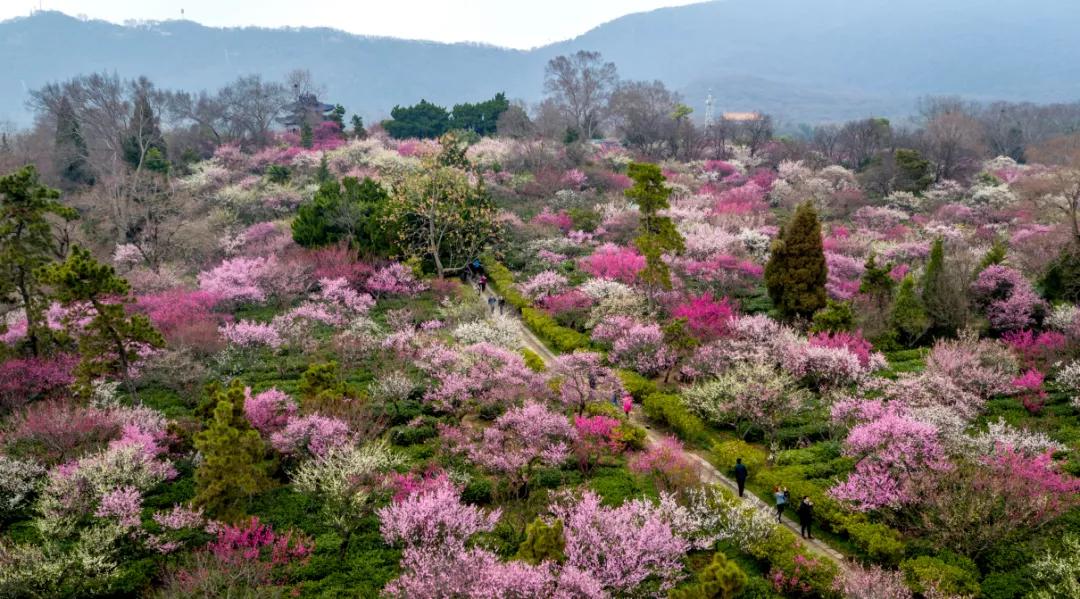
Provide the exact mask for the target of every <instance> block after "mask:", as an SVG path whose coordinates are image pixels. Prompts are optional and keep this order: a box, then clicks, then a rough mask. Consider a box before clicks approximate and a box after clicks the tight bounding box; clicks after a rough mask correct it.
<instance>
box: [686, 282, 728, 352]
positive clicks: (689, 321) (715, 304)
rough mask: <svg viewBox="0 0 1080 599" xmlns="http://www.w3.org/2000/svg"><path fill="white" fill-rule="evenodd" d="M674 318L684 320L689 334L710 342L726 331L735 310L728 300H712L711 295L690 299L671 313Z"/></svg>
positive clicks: (706, 294)
mask: <svg viewBox="0 0 1080 599" xmlns="http://www.w3.org/2000/svg"><path fill="white" fill-rule="evenodd" d="M671 314H672V316H674V317H675V318H685V319H686V326H687V328H689V330H690V332H691V333H692V334H693V335H694V336H695V337H697V338H698V339H699V340H701V341H712V340H713V339H716V338H718V337H721V336H722V335H723V334H724V333H725V332H726V331H727V326H728V321H729V320H731V318H732V317H734V316H735V309H734V308H733V307H732V306H731V303H730V302H729V301H728V298H726V297H724V298H720V300H719V301H716V300H713V297H712V294H710V293H704V294H702V295H700V296H697V297H691V298H690V299H689V301H687V302H686V303H683V304H679V305H678V306H676V307H675V309H674V310H672V312H671Z"/></svg>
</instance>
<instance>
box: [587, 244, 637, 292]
mask: <svg viewBox="0 0 1080 599" xmlns="http://www.w3.org/2000/svg"><path fill="white" fill-rule="evenodd" d="M578 266H579V267H580V268H581V269H582V270H584V271H585V272H587V273H589V274H591V275H593V276H594V277H599V278H601V279H612V280H615V281H619V282H622V283H626V284H628V285H629V284H631V283H633V282H634V281H635V280H636V279H637V276H638V273H640V272H641V271H642V270H645V256H642V255H641V254H639V253H637V251H635V250H634V249H633V248H627V247H620V246H617V245H614V244H610V243H606V244H604V245H602V246H600V247H598V248H597V249H596V251H595V252H593V253H592V254H591V255H590V256H588V257H586V258H582V259H581V261H580V262H579V264H578Z"/></svg>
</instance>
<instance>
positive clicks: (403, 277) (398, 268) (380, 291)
mask: <svg viewBox="0 0 1080 599" xmlns="http://www.w3.org/2000/svg"><path fill="white" fill-rule="evenodd" d="M364 288H365V289H366V290H367V291H369V292H371V293H373V294H375V295H377V296H378V295H415V294H417V293H419V292H421V291H423V290H424V288H425V286H424V284H423V283H421V282H419V281H417V280H416V277H415V276H414V275H413V272H412V270H411V269H409V267H407V266H405V265H404V264H401V263H400V262H393V263H391V264H388V265H386V266H384V267H382V268H380V269H378V270H376V271H375V272H374V274H372V275H371V276H370V277H368V279H367V281H366V282H365V283H364Z"/></svg>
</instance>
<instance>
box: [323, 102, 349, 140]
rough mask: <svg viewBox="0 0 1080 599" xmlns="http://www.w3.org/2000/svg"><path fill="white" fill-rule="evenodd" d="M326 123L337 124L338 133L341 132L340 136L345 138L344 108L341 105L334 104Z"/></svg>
mask: <svg viewBox="0 0 1080 599" xmlns="http://www.w3.org/2000/svg"><path fill="white" fill-rule="evenodd" d="M326 119H327V120H328V121H333V122H335V123H337V126H338V131H340V132H341V136H342V137H345V135H346V132H345V107H344V106H342V105H341V104H336V105H335V106H334V109H333V110H331V111H330V115H329V116H328V117H326Z"/></svg>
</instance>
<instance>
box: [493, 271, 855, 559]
mask: <svg viewBox="0 0 1080 599" xmlns="http://www.w3.org/2000/svg"><path fill="white" fill-rule="evenodd" d="M489 296H490V297H494V298H495V299H496V301H497V300H498V299H499V296H498V295H497V294H496V293H495V292H494V291H492V290H491V288H490V287H489V288H488V289H487V290H486V291H485V292H484V293H483V294H482V297H481V301H483V302H484V305H485V306H487V298H488V297H489ZM505 310H506V312H507V313H508V314H510V315H512V312H510V311H511V310H512V308H511V307H510V305H509V304H507V305H506V308H505ZM496 312H498V308H496ZM514 321H515V322H517V325H518V328H519V329H520V330H521V340H522V342H523V343H524V345H525V347H527V348H529V349H531V350H532V351H534V352H536V354H537V355H539V356H540V358H541V359H543V360H544V363H545V364H550V363H551V362H552V361H553V360H555V357H556V356H555V353H554V352H552V351H551V350H550V349H548V347H547V346H546V345H544V342H543V341H541V340H540V338H538V337H537V336H536V335H535V334H534V333H533V332H532V331H531V330H529V327H527V326H525V323H524V322H522V321H521V319H520V318H515V319H514ZM631 420H633V421H634V423H636V424H638V425H639V426H641V427H643V428H644V429H645V432H646V434H647V437H648V439H649V443H656V442H658V441H659V440H660V437H661V435H660V433H659V432H657V431H656V430H654V429H653V428H652V426H650V425H649V423H647V422H645V420H644V419H643V418H642V415H641V410H640V408H635V410H634V412H633V414H631ZM683 456H684V457H685V458H686V459H687V460H689V461H690V462H691V463H693V464H696V465H697V471H698V478H700V479H701V481H702V482H704V483H708V484H718V485H722V486H724V487H727V488H728V489H730V490H731V491H734V492H735V493H738V490H739V487H738V486H737V485H736V484H735V481H733V480H731V479H730V478H728V477H727V476H724V474H723V473H721V472H720V471H719V470H717V468H716V467H715V466H713V465H712V464H710V463H709V461H708V460H706V459H705V458H704V457H702V456H701V455H699V454H698V453H696V452H694V451H690V450H684V451H683ZM743 501H748V502H750V503H751V504H753V505H754V506H756V507H758V508H760V509H764V510H766V511H768V512H769V513H770V514H775V509H776V508H775V507H774V506H773V505H772V504H771V503H766V502H765V501H764V500H762V499H761V498H760V497H758V496H757V495H754V494H753V493H751V492H750V491H749V490H747V491H746V492H745V493H744V497H743ZM782 524H783V525H784V526H785V527H787V528H788V529H789V530H791V531H792V532H794V533H795V534H796V535H799V534H800V533H799V524H798V522H795V521H794V520H792V519H791V518H789V517H787V515H785V516H784V517H783V520H782ZM800 541H801V542H802V543H803V545H805V546H806V547H807V548H808V549H809V550H810V551H811V552H813V553H816V554H818V555H820V556H822V557H825V558H826V559H828V560H830V561H832V562H834V563H835V564H836V565H837V567H839V568H840V569H841V570H844V571H846V570H847V569H848V567H847V560H846V559H845V558H844V555H843V554H842V553H840V552H839V551H837V550H835V549H833V548H832V547H829V546H828V545H826V544H825V543H823V542H822V541H820V540H818V539H809V540H808V539H800Z"/></svg>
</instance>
